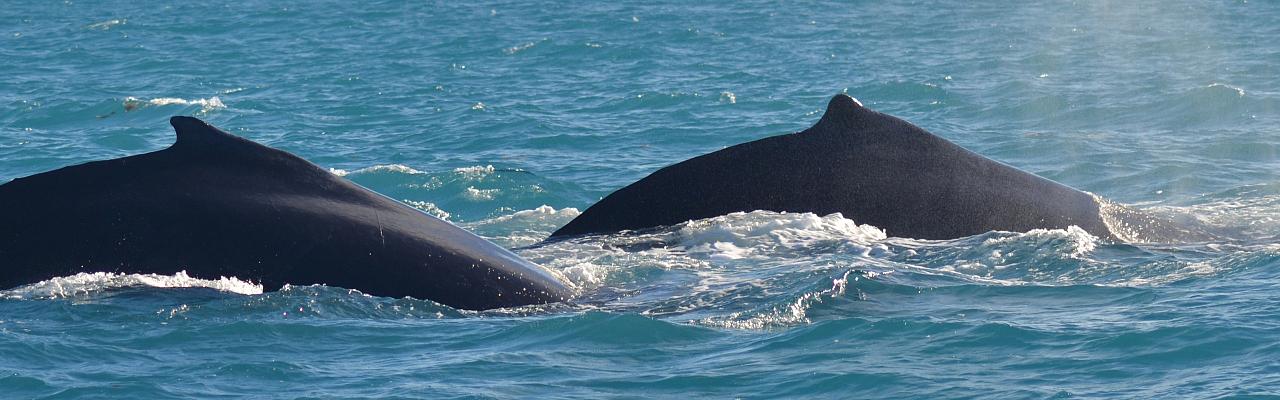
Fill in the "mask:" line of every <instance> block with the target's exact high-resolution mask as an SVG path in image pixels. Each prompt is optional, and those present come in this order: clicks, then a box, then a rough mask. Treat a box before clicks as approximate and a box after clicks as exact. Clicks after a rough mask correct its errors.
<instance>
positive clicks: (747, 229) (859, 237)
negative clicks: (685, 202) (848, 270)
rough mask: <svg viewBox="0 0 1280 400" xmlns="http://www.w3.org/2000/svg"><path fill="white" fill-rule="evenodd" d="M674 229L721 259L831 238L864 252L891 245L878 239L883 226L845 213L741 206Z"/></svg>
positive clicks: (682, 241)
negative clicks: (742, 209)
mask: <svg viewBox="0 0 1280 400" xmlns="http://www.w3.org/2000/svg"><path fill="white" fill-rule="evenodd" d="M675 235H676V240H675V241H674V242H675V243H676V244H677V245H679V246H680V247H682V248H683V249H684V250H685V251H686V252H688V253H690V254H699V255H705V256H707V257H709V258H712V259H720V260H736V259H744V258H755V257H766V258H767V257H773V256H775V255H776V254H777V253H778V251H780V250H784V249H791V250H795V249H804V248H808V247H812V246H815V245H819V244H829V243H835V244H838V245H841V246H844V247H845V248H844V250H846V251H853V252H855V253H859V254H864V255H869V254H872V253H877V254H879V253H883V252H885V251H887V250H888V249H887V248H886V247H885V246H883V245H881V244H878V243H877V242H881V241H883V240H885V239H886V235H885V232H884V230H882V229H880V228H876V227H874V226H871V225H865V224H864V225H859V224H858V223H856V222H854V221H853V220H850V219H848V218H845V217H844V215H842V214H840V213H834V214H830V215H826V216H818V215H816V214H813V213H778V212H772V211H752V212H736V213H732V214H728V215H723V216H719V217H713V218H707V219H701V220H696V221H690V222H687V223H685V224H683V225H681V226H680V227H679V229H678V230H677V231H676V232H675Z"/></svg>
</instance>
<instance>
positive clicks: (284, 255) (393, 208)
mask: <svg viewBox="0 0 1280 400" xmlns="http://www.w3.org/2000/svg"><path fill="white" fill-rule="evenodd" d="M170 122H171V124H172V125H173V127H174V129H175V131H176V133H177V140H176V141H175V143H174V144H173V145H172V146H170V147H169V148H166V149H163V150H160V151H156V152H152V153H146V154H140V155H135V156H130V157H124V158H118V159H112V160H105V161H95V162H89V163H85V164H81V165H76V166H71V167H66V168H62V169H58V170H54V171H49V172H45V173H41V174H37V175H33V176H29V177H25V178H19V179H15V180H13V181H11V182H8V183H6V184H3V185H0V288H8V287H13V286H17V285H21V284H26V283H33V282H37V281H40V280H44V279H49V278H53V277H56V276H66V275H71V274H75V273H78V272H120V273H173V272H177V271H183V270H185V271H187V273H188V274H189V275H191V276H193V277H197V278H206V279H217V278H219V277H223V276H226V277H231V276H235V277H239V278H241V279H249V280H254V281H259V282H261V283H262V284H263V286H264V287H265V288H266V289H267V290H274V289H277V288H279V287H281V286H283V285H284V284H286V283H288V284H296V285H307V284H327V285H331V286H339V287H344V288H349V289H357V290H360V291H362V292H365V293H367V294H372V295H381V296H391V297H404V296H412V297H417V298H424V299H429V300H433V301H436V302H439V303H442V304H446V305H450V306H454V307H459V308H468V309H487V308H494V307H504V306H513V305H524V304H535V303H546V302H550V301H559V300H563V299H564V298H566V297H568V296H569V289H568V288H567V287H566V286H565V285H564V283H563V282H561V281H560V279H558V278H557V277H555V276H554V275H553V274H551V273H550V272H548V271H546V270H544V269H542V268H541V267H539V266H537V265H534V264H532V263H529V262H527V261H525V260H523V259H521V258H520V257H518V256H516V255H515V254H512V253H511V252H509V251H507V250H506V249H503V248H501V247H499V246H497V245H494V244H493V243H490V242H488V241H486V240H484V239H482V238H480V237H478V236H475V235H473V234H471V233H469V232H466V231H465V230H462V229H460V228H458V227H456V226H454V225H452V224H450V223H448V222H446V221H442V220H439V219H437V218H435V217H432V216H429V215H427V214H425V213H422V212H419V211H417V210H415V209H413V208H411V207H409V206H407V205H404V204H403V203H401V202H398V201H395V200H392V199H388V198H386V197H384V196H382V195H379V194H377V193H374V192H372V191H369V190H367V189H365V188H363V187H360V186H358V185H356V184H354V183H352V182H350V181H348V180H346V179H343V178H341V177H338V176H335V175H333V174H331V173H329V172H328V171H326V170H324V169H322V168H320V167H318V166H316V165H314V164H312V163H310V162H308V161H306V160H304V159H302V158H299V157H297V156H294V155H293V154H290V153H288V152H285V151H282V150H278V149H274V148H270V147H267V146H264V145H261V144H258V143H255V142H252V141H250V140H247V139H244V138H240V137H237V136H235V135H231V134H228V133H226V132H223V131H221V130H219V129H217V128H214V127H212V126H210V125H208V124H206V123H204V122H203V121H200V120H198V119H196V118H190V117H174V118H173V119H171V121H170Z"/></svg>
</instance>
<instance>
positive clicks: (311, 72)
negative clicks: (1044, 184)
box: [0, 0, 1280, 399]
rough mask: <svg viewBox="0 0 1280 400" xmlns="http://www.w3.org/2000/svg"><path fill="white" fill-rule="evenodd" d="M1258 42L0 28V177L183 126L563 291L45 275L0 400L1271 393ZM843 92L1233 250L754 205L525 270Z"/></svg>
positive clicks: (19, 299) (1273, 99)
mask: <svg viewBox="0 0 1280 400" xmlns="http://www.w3.org/2000/svg"><path fill="white" fill-rule="evenodd" d="M1276 21H1280V5H1277V4H1275V3H1273V2H1267V1H1249V2H1245V1H1209V2H1202V1H1180V0H1175V1H1144V0H1140V1H1127V2H1115V1H1102V0H1097V1H1076V2H1052V1H1027V2H1021V1H1007V2H995V1H993V2H984V3H982V4H972V3H971V2H967V1H940V2H900V3H898V4H880V3H879V2H852V3H849V2H839V3H837V2H801V3H772V2H753V1H743V2H730V3H723V4H686V3H685V2H665V3H662V2H650V3H640V4H629V5H627V4H615V3H603V2H602V3H596V4H528V3H525V2H483V3H472V4H461V3H460V2H440V3H409V4H405V3H401V2H336V1H326V2H318V1H316V2H267V1H261V2H242V3H237V4H220V3H215V2H200V3H189V4H187V3H182V4H178V3H171V2H157V1H131V2H81V1H65V2H34V1H18V2H9V3H6V4H5V6H4V7H0V181H7V180H9V179H13V178H16V177H21V176H26V175H30V174H34V173H38V172H41V171H45V170H49V169H54V168H58V167H62V166H66V165H71V164H76V163H81V162H85V161H90V160H96V159H104V158H114V157H119V156H124V155H129V154H136V153H140V152H145V151H152V150H157V149H160V148H163V147H165V146H167V145H168V144H170V143H172V141H173V134H172V131H171V130H170V129H169V127H168V124H167V119H168V118H169V117H170V116H172V115H195V116H198V117H200V118H203V119H206V120H208V121H210V122H211V123H213V124H215V125H217V126H220V127H222V128H224V129H227V130H228V131H231V132H233V133H236V134H239V135H243V136H245V137H248V138H251V139H253V140H257V141H259V142H262V143H265V144H268V145H271V146H275V147H279V148H282V149H286V150H288V151H291V152H294V153H296V154H298V155H300V156H302V157H304V158H307V159H309V160H312V161H314V162H316V163H317V164H319V165H321V166H324V167H327V168H332V169H333V170H334V172H335V173H337V174H342V175H344V176H346V177H347V178H349V179H352V180H354V181H355V182H357V183H360V184H362V185H364V186H366V187H369V188H371V189H373V190H375V191H378V192H381V193H384V194H387V195H389V196H391V197H393V198H396V199H402V200H404V201H406V202H408V203H409V204H412V205H414V206H415V207H418V208H420V209H422V210H424V211H425V212H429V213H432V214H435V215H438V216H441V217H445V218H447V219H449V220H450V221H453V222H455V223H457V224H459V225H461V226H462V227H464V228H467V229H469V230H471V231H473V232H476V233H478V234H481V235H483V236H485V237H488V238H490V239H492V240H494V241H495V242H497V243H500V244H502V245H504V246H507V247H510V248H514V249H515V250H516V252H517V253H519V254H520V255H522V256H524V257H526V258H528V259H530V260H532V261H535V262H538V263H540V264H542V265H544V266H547V267H549V268H551V269H553V270H556V271H558V272H560V273H562V274H563V275H565V276H566V277H567V278H568V279H569V280H570V281H571V282H572V283H573V285H574V286H575V288H576V289H577V290H578V291H579V293H580V295H579V297H578V298H577V299H576V300H575V301H573V302H570V303H567V304H557V305H548V306H541V307H529V308H519V309H509V310H496V311H489V312H480V313H476V312H467V311H459V310H454V309H450V308H448V307H444V306H440V305H437V304H434V303H432V302H429V301H422V300H414V299H392V298H379V297H370V296H365V295H363V294H360V293H358V292H352V291H349V290H346V289H343V288H336V287H324V286H314V287H313V286H292V287H288V288H286V289H285V290H282V291H279V292H269V293H265V294H263V293H259V291H260V290H256V287H255V286H254V285H253V284H252V283H251V282H242V281H239V280H222V281H207V280H196V279H190V278H188V277H186V276H184V275H181V274H179V275H175V276H116V275H96V276H93V275H80V276H71V277H66V278H60V279H54V280H51V281H47V282H42V283H39V284H36V285H32V286H28V287H23V288H16V289H10V290H6V291H3V292H0V397H3V398H201V399H204V398H237V397H249V398H452V397H481V398H484V397H494V398H547V397H564V398H603V397H624V398H649V397H686V396H700V397H708V398H732V397H741V398H775V397H795V398H813V397H818V398H970V397H978V398H988V397H997V398H1117V397H1118V398H1170V397H1179V398H1218V397H1229V396H1254V395H1261V396H1267V395H1270V396H1276V395H1280V363H1278V362H1277V361H1276V360H1277V359H1280V293H1278V291H1277V290H1276V288H1277V286H1278V285H1280V247H1277V245H1276V243H1277V241H1278V240H1277V239H1278V236H1280V220H1277V217H1278V216H1280V174H1278V173H1277V167H1280V24H1276ZM840 92H847V93H849V94H850V95H852V96H854V97H857V98H858V99H860V100H861V101H862V102H863V103H864V104H866V105H867V106H868V107H871V108H873V109H876V110H879V111H883V112H887V113H890V114H893V115H896V116H899V117H901V118H904V119H907V120H909V121H912V122H914V123H916V124H918V125H920V126H922V127H925V128H926V129H929V130H931V131H933V132H935V133H937V134H939V135H941V136H944V137H946V138H948V139H950V140H952V141H955V142H957V143H959V144H961V145H963V146H965V147H967V148H969V149H972V150H974V151H976V152H978V153H981V154H984V155H986V156H989V157H992V158H995V159H997V160H1001V161H1004V162H1007V163H1009V164H1012V165H1014V166H1017V167H1019V168H1023V169H1025V170H1028V171H1031V172H1034V173H1037V174H1040V175H1043V176H1045V177H1048V178H1051V179H1054V180H1057V181H1059V182H1063V183H1065V184H1068V185H1071V186H1074V187H1077V188H1080V189H1083V190H1088V191H1090V192H1093V193H1096V194H1098V195H1101V196H1104V197H1107V198H1110V199H1112V200H1116V201H1119V202H1124V203H1128V204H1136V205H1138V206H1139V207H1142V208H1147V209H1151V210H1153V211H1155V212H1158V213H1164V214H1168V215H1173V216H1177V217H1179V218H1190V219H1196V220H1199V221H1201V222H1203V223H1206V224H1209V225H1213V226H1218V227H1222V228H1223V229H1228V230H1231V231H1233V232H1236V235H1235V236H1237V237H1238V238H1237V240H1231V241H1224V242H1223V243H1198V244H1179V245H1164V244H1141V243H1139V244H1117V243H1108V242H1105V241H1102V240H1100V239H1097V238H1094V237H1091V236H1089V235H1088V234H1086V233H1084V232H1083V231H1080V230H1076V229H1069V230H1050V231H1035V232H1030V233H1007V232H991V233H987V234H983V235H978V236H974V237H969V238H962V239H957V240H949V241H923V240H914V239H911V238H893V237H885V236H884V235H883V233H882V232H881V231H879V230H878V229H876V228H875V227H871V226H865V225H858V221H856V220H850V219H847V218H844V217H843V216H840V215H830V216H819V215H811V214H776V213H766V212H755V213H745V214H738V215H730V216H725V217H719V218H712V219H707V220H701V221H692V222H689V223H687V224H684V225H681V226H675V227H670V228H666V229H659V230H657V231H654V232H647V233H644V234H621V235H608V236H595V237H584V238H577V239H574V240H570V241H564V242H558V243H554V244H550V245H539V244H538V242H539V241H540V240H542V239H543V238H545V237H546V236H547V235H548V234H549V233H550V232H551V231H553V230H555V229H556V228H557V227H559V226H560V225H563V224H564V223H566V222H568V221H569V220H570V219H572V218H573V216H575V215H576V214H577V213H578V210H582V209H585V208H586V207H587V206H589V205H590V204H591V203H592V202H593V201H595V200H597V199H599V198H600V197H601V196H604V195H606V194H608V193H609V192H611V191H612V190H615V189H617V188H619V187H622V186H624V185H626V184H629V183H631V182H633V181H635V180H637V179H639V178H641V177H643V176H645V175H646V174H648V173H650V172H652V171H654V170H655V169H657V168H660V167H662V166H664V165H668V164H671V163H674V162H677V161H680V160H683V159H686V158H689V157H692V156H695V155H699V154H703V153H706V152H710V151H714V150H717V149H720V148H723V147H725V146H729V145H733V144H737V143H741V142H745V141H749V140H753V139H758V138H762V137H765V136H770V135H776V134H782V133H789V132H793V131H797V130H801V129H803V128H806V127H808V126H809V125H810V124H812V123H813V122H815V121H816V120H817V118H818V117H819V116H820V115H821V110H822V109H823V108H824V106H825V104H826V100H827V99H829V98H830V96H832V95H833V94H836V93H840ZM66 235H67V236H66V237H67V240H68V241H70V240H74V238H75V235H76V233H75V232H67V233H66ZM3 262H4V261H3V260H0V267H3V268H13V267H15V266H10V265H4V264H3ZM175 286H177V287H192V286H194V287H193V288H174V287H175Z"/></svg>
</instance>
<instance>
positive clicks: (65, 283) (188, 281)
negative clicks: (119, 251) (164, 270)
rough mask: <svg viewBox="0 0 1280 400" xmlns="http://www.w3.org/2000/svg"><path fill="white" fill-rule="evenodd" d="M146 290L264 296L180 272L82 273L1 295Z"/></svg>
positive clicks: (231, 282) (223, 280)
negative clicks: (204, 291) (165, 273)
mask: <svg viewBox="0 0 1280 400" xmlns="http://www.w3.org/2000/svg"><path fill="white" fill-rule="evenodd" d="M136 286H147V287H156V288H209V289H215V290H218V291H222V292H228V293H237V294H245V295H253V294H262V285H260V284H255V283H253V282H249V281H244V280H240V279H237V278H235V277H225V276H224V277H220V278H218V279H200V278H193V277H191V276H190V275H187V271H179V272H177V273H174V274H173V275H161V274H122V273H115V272H81V273H78V274H75V275H69V276H62V277H57V278H53V279H49V280H44V281H40V282H36V283H33V284H30V285H25V286H20V287H16V288H13V289H9V290H5V291H0V297H4V298H10V299H58V298H70V297H76V296H85V295H91V294H93V293H97V292H101V291H104V290H110V289H118V288H124V287H136Z"/></svg>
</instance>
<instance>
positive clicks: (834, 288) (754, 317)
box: [690, 271, 856, 330]
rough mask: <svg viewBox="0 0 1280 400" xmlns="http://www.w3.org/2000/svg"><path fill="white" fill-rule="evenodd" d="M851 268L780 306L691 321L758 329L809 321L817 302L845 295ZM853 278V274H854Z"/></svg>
mask: <svg viewBox="0 0 1280 400" xmlns="http://www.w3.org/2000/svg"><path fill="white" fill-rule="evenodd" d="M852 272H853V271H846V272H845V273H844V275H842V276H841V277H839V278H836V279H833V280H832V281H831V287H830V288H828V289H823V290H818V291H813V292H807V293H804V294H802V295H800V297H799V298H796V299H795V300H794V301H792V302H791V303H788V304H786V305H785V306H782V307H773V308H772V309H770V310H769V311H764V312H757V311H750V312H733V313H730V314H729V315H726V316H722V317H708V318H704V319H701V320H697V321H690V322H693V323H696V324H700V325H708V326H716V327H721V328H730V329H741V330H760V329H765V328H770V327H786V326H791V325H798V324H807V323H809V322H810V321H809V317H808V312H809V309H810V308H812V307H813V305H814V304H816V303H822V302H823V301H824V300H825V299H833V298H837V297H840V296H844V294H845V290H846V289H847V288H848V286H849V275H850V274H851V273H852ZM855 279H856V277H855Z"/></svg>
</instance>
